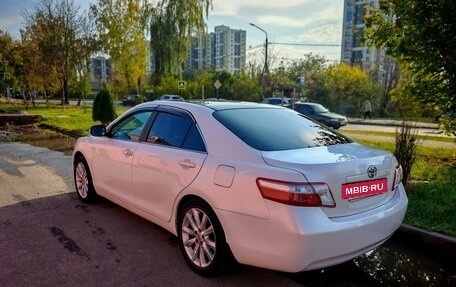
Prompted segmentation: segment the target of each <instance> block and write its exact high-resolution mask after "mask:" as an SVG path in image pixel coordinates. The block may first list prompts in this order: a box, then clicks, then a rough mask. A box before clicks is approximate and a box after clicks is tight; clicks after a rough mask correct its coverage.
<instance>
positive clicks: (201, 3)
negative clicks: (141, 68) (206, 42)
mask: <svg viewBox="0 0 456 287" xmlns="http://www.w3.org/2000/svg"><path fill="white" fill-rule="evenodd" d="M211 6H212V0H161V1H160V2H159V3H158V5H157V6H156V7H155V8H154V9H152V10H151V11H152V14H151V22H150V43H151V45H150V49H151V53H152V55H153V57H154V66H155V71H154V75H155V77H156V78H155V82H159V80H160V78H161V77H163V76H170V75H171V76H172V75H175V76H180V75H181V74H182V65H183V63H184V62H185V60H186V59H187V53H188V47H189V45H190V41H191V38H192V36H194V35H199V34H201V33H202V32H205V21H204V16H207V15H208V12H209V8H211Z"/></svg>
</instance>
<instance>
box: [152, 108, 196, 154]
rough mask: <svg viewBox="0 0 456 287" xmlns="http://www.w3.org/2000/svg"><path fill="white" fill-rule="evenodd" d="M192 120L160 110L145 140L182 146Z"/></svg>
mask: <svg viewBox="0 0 456 287" xmlns="http://www.w3.org/2000/svg"><path fill="white" fill-rule="evenodd" d="M192 124H193V122H192V121H191V120H189V119H186V118H183V117H181V116H178V115H175V114H170V113H165V112H161V113H159V114H158V115H157V117H156V119H155V121H154V123H153V125H152V128H151V130H150V132H149V135H148V136H147V142H149V143H157V144H163V145H168V146H174V147H182V144H183V142H184V139H185V137H186V135H187V133H188V131H189V129H190V127H191V125H192Z"/></svg>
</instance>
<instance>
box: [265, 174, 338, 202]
mask: <svg viewBox="0 0 456 287" xmlns="http://www.w3.org/2000/svg"><path fill="white" fill-rule="evenodd" d="M257 185H258V188H259V189H260V192H261V195H262V196H263V198H266V199H269V200H273V201H276V202H280V203H284V204H288V205H294V206H316V207H317V206H325V207H335V206H336V203H335V201H334V198H333V196H332V194H331V191H330V189H329V187H328V185H326V184H325V183H296V182H284V181H276V180H270V179H264V178H259V179H257Z"/></svg>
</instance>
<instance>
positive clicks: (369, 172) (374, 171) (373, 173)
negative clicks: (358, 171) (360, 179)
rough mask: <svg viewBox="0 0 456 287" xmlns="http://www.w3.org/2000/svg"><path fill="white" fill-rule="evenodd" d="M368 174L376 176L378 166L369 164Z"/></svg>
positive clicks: (371, 176) (372, 176)
mask: <svg viewBox="0 0 456 287" xmlns="http://www.w3.org/2000/svg"><path fill="white" fill-rule="evenodd" d="M367 175H368V176H369V177H370V178H374V177H375V176H376V175H377V168H376V167H375V165H371V166H369V168H368V169H367Z"/></svg>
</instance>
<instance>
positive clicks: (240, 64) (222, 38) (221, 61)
mask: <svg viewBox="0 0 456 287" xmlns="http://www.w3.org/2000/svg"><path fill="white" fill-rule="evenodd" d="M214 30H215V31H214V32H211V33H209V34H205V35H201V36H198V37H195V38H194V39H193V41H192V44H191V47H190V48H189V54H188V59H187V63H186V70H197V69H207V68H215V70H216V71H221V70H226V71H228V72H230V73H236V72H239V71H240V70H242V69H243V68H244V67H245V59H246V46H247V40H246V31H243V30H236V29H231V28H230V27H228V26H224V25H221V26H217V27H215V29H214Z"/></svg>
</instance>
